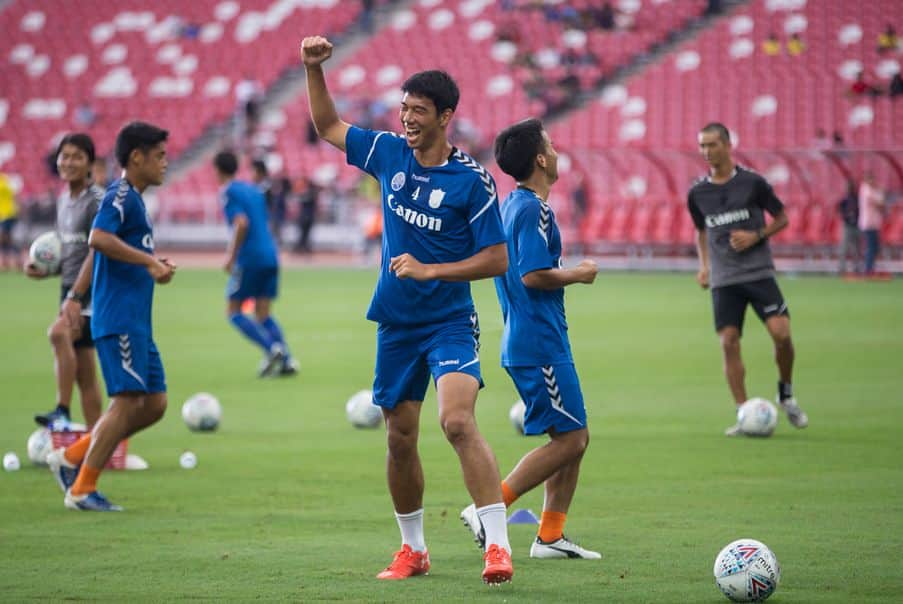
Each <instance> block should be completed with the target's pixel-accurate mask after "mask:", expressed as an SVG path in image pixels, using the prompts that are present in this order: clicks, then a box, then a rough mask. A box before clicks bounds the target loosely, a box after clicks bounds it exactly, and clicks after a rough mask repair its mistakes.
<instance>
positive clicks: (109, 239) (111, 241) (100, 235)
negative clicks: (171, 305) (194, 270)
mask: <svg viewBox="0 0 903 604" xmlns="http://www.w3.org/2000/svg"><path fill="white" fill-rule="evenodd" d="M88 245H90V246H91V248H92V249H95V250H97V251H98V252H100V253H102V254H104V255H105V256H108V257H109V258H112V259H113V260H119V261H120V262H128V263H129V264H137V265H139V266H144V267H146V268H147V272H149V273H150V275H151V277H153V278H154V281H156V282H157V283H160V284H166V283H169V282H170V280H172V275H173V273H174V272H175V270H176V267H175V265H174V264H172V263H170V262H168V261H167V262H164V261H162V260H158V259H157V258H155V257H153V256H152V255H150V254H148V253H147V252H143V251H141V250H139V249H137V248H134V247H132V246H130V245H129V244H127V243H125V242H124V241H123V240H122V239H120V238H119V237H117V236H116V235H114V234H113V233H109V232H107V231H104V230H103V229H98V228H93V229H91V235H90V237H88Z"/></svg>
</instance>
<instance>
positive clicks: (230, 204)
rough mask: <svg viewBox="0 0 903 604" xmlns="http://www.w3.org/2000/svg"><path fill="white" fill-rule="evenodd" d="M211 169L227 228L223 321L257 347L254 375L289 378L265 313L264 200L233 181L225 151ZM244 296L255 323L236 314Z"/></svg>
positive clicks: (268, 257)
mask: <svg viewBox="0 0 903 604" xmlns="http://www.w3.org/2000/svg"><path fill="white" fill-rule="evenodd" d="M213 167H214V169H215V170H216V177H217V179H218V180H219V183H220V186H222V189H221V192H220V194H221V196H222V204H223V213H224V214H225V215H226V221H227V222H228V223H229V226H230V227H232V236H231V238H230V239H229V247H228V248H227V250H226V263H225V265H224V268H225V269H226V272H227V273H229V275H230V276H229V283H228V284H227V285H226V298H227V300H228V302H227V305H226V313H227V314H228V317H229V321H230V322H231V323H232V325H234V326H235V328H236V329H238V331H240V332H241V333H242V334H244V335H245V337H247V338H248V339H249V340H251V341H252V342H254V343H255V344H257V345H258V346H260V348H261V349H263V354H264V359H263V361H262V362H261V364H260V369H259V370H258V372H257V375H259V376H260V377H267V376H269V375H294V374H296V373H297V372H298V364H297V362H296V361H295V359H293V358H292V357H291V355H290V354H289V352H288V346H286V344H285V338H284V337H283V335H282V328H281V327H279V323H277V322H276V320H275V319H274V318H273V317H272V316H271V315H270V308H271V306H272V303H273V299H275V298H276V292H277V290H278V289H279V255H278V253H277V251H276V242H275V241H274V240H273V235H272V234H271V233H270V228H269V225H268V221H267V209H266V200H265V199H264V197H263V193H261V192H260V189H258V188H257V187H256V186H254V185H252V184H250V183H247V182H242V181H240V180H235V173H236V172H238V158H237V157H236V156H235V154H234V153H232V152H231V151H220V152H219V153H217V154H216V156H215V157H214V158H213ZM249 298H253V299H254V316H255V318H256V321H253V320H251V319H250V318H249V317H246V316H245V315H244V314H243V313H242V312H241V305H242V302H244V301H245V300H247V299H249Z"/></svg>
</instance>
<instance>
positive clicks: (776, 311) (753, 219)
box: [687, 123, 809, 436]
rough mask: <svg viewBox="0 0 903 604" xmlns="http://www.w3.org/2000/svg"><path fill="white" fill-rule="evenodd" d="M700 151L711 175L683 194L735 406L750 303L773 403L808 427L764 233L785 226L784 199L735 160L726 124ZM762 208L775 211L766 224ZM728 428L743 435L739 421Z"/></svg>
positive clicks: (710, 131) (713, 127)
mask: <svg viewBox="0 0 903 604" xmlns="http://www.w3.org/2000/svg"><path fill="white" fill-rule="evenodd" d="M699 150H700V151H701V152H702V156H703V157H704V158H705V160H706V161H707V162H708V164H709V175H708V176H706V177H705V178H702V179H700V180H699V181H698V182H696V183H695V184H694V185H693V186H692V187H691V188H690V193H689V195H688V198H687V206H688V207H689V210H690V214H691V215H692V217H693V223H694V224H695V225H696V230H697V238H696V247H697V251H698V252H699V272H698V273H697V275H696V281H697V282H698V283H699V285H701V286H702V287H703V288H704V289H707V288H709V287H711V289H712V307H713V310H714V314H715V331H717V332H718V336H719V338H720V339H721V349H722V352H723V354H724V372H725V375H726V377H727V384H728V387H729V388H730V390H731V394H732V395H733V397H734V402H735V403H736V404H737V406H738V407H739V406H740V405H742V404H743V403H744V402H745V401H746V400H747V397H746V385H745V383H744V378H745V375H746V370H745V368H744V367H743V359H742V358H741V356H740V336H741V335H742V333H743V318H744V315H745V314H746V306H747V305H748V304H751V305H752V307H753V310H754V311H755V312H756V314H757V315H758V316H759V319H761V320H762V322H763V323H765V328H766V329H767V330H768V333H769V335H770V336H771V338H772V340H773V341H774V348H775V359H776V361H777V365H778V374H779V381H778V402H779V403H780V405H781V408H782V409H784V411H785V412H786V413H787V418H788V419H789V420H790V423H791V424H793V425H794V426H796V427H797V428H805V427H806V426H807V425H809V418H808V417H807V416H806V414H805V413H804V412H803V410H802V409H800V407H799V405H798V404H797V402H796V399H795V398H794V397H793V386H792V380H793V356H794V354H793V341H792V340H791V338H790V312H789V311H788V309H787V304H786V303H785V302H784V297H783V296H782V295H781V290H780V289H779V288H778V284H777V281H776V280H775V276H774V275H775V273H774V262H773V261H772V259H771V249H770V248H769V246H768V238H769V237H771V236H772V235H774V234H775V233H777V232H778V231H780V230H781V229H783V228H784V227H786V226H787V222H788V221H787V214H786V213H785V212H784V204H782V203H781V200H779V199H778V198H777V196H776V195H775V194H774V191H773V190H772V188H771V185H769V184H768V182H767V181H766V180H765V179H764V178H762V177H761V176H759V175H758V174H756V173H755V172H752V171H750V170H746V169H744V168H741V167H740V166H737V165H736V164H735V163H734V160H733V158H732V157H731V142H730V134H729V133H728V130H727V128H726V127H725V126H724V125H723V124H719V123H711V124H708V125H706V126H705V127H704V128H703V129H702V130H700V132H699ZM765 212H768V213H769V214H770V215H771V216H772V217H773V220H772V221H771V223H770V224H766V222H765ZM725 434H726V435H728V436H737V435H739V434H741V432H740V428H739V424H735V425H733V426H731V427H730V428H728V429H727V430H726V431H725Z"/></svg>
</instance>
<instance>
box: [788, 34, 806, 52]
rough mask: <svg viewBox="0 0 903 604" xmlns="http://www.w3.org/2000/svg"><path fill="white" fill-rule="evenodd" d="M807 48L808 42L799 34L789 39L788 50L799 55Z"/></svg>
mask: <svg viewBox="0 0 903 604" xmlns="http://www.w3.org/2000/svg"><path fill="white" fill-rule="evenodd" d="M805 50H806V43H805V42H803V39H802V38H800V35H799V34H793V35H791V36H790V39H789V40H787V52H788V53H789V54H790V55H792V56H794V57H798V56H800V55H801V54H803V52H805Z"/></svg>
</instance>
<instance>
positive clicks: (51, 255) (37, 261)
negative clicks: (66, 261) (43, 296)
mask: <svg viewBox="0 0 903 604" xmlns="http://www.w3.org/2000/svg"><path fill="white" fill-rule="evenodd" d="M62 256H63V242H62V241H61V240H60V236H59V235H57V233H56V231H47V232H46V233H41V234H40V235H38V237H37V238H36V239H35V240H34V241H33V242H32V244H31V247H30V248H29V249H28V259H29V261H30V262H31V263H32V264H34V265H35V266H36V267H37V268H38V269H40V270H42V271H44V272H45V273H46V274H48V275H55V274H57V273H58V272H60V260H61V259H62Z"/></svg>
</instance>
